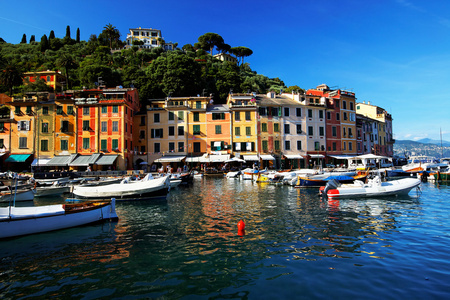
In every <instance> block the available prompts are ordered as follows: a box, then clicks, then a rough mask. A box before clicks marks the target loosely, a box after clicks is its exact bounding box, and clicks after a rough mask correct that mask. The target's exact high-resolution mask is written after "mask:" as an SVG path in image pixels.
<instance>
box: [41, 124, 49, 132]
mask: <svg viewBox="0 0 450 300" xmlns="http://www.w3.org/2000/svg"><path fill="white" fill-rule="evenodd" d="M41 132H42V133H48V123H42V128H41Z"/></svg>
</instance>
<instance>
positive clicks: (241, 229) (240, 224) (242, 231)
mask: <svg viewBox="0 0 450 300" xmlns="http://www.w3.org/2000/svg"><path fill="white" fill-rule="evenodd" d="M237 228H238V235H239V236H244V235H245V223H244V221H242V220H240V221H239V222H238V223H237Z"/></svg>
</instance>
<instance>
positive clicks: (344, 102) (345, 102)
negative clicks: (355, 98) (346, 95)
mask: <svg viewBox="0 0 450 300" xmlns="http://www.w3.org/2000/svg"><path fill="white" fill-rule="evenodd" d="M342 109H347V101H342Z"/></svg>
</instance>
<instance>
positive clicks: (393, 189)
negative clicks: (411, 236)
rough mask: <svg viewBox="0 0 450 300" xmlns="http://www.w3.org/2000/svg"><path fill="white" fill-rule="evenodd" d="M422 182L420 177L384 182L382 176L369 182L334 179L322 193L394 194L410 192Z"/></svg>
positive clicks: (343, 195) (335, 195)
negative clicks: (342, 182)
mask: <svg viewBox="0 0 450 300" xmlns="http://www.w3.org/2000/svg"><path fill="white" fill-rule="evenodd" d="M420 182H421V181H420V179H417V178H402V179H398V180H391V181H385V182H383V181H381V177H380V176H375V178H373V179H369V180H368V182H367V183H364V182H363V181H361V180H355V181H354V182H353V183H351V184H340V183H338V182H337V181H334V180H333V181H330V182H329V183H328V184H327V185H326V186H325V187H322V188H321V193H322V195H324V196H327V197H328V198H361V197H382V196H393V195H400V194H408V193H409V192H410V191H411V190H412V189H413V188H416V187H418V186H419V185H420Z"/></svg>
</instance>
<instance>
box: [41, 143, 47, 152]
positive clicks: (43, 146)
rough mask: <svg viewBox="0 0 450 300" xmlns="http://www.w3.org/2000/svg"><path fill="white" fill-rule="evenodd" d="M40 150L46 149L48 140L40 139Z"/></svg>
mask: <svg viewBox="0 0 450 300" xmlns="http://www.w3.org/2000/svg"><path fill="white" fill-rule="evenodd" d="M41 151H48V140H41Z"/></svg>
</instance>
